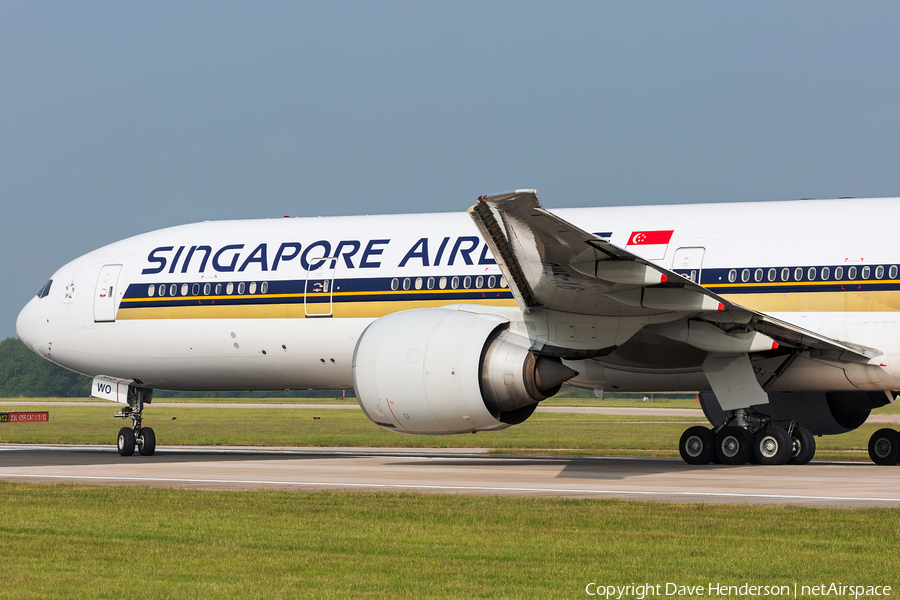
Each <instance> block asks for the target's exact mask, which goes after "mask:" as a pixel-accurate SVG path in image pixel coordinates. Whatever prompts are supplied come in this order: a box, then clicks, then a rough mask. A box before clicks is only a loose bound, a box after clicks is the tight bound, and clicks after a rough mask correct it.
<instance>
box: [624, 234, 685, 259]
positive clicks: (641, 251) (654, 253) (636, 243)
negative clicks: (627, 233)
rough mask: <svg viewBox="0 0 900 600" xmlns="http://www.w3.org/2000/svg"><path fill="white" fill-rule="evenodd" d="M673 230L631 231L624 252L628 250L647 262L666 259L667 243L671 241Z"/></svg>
mask: <svg viewBox="0 0 900 600" xmlns="http://www.w3.org/2000/svg"><path fill="white" fill-rule="evenodd" d="M673 233H675V230H674V229H670V230H667V231H633V232H632V233H631V237H629V238H628V243H627V244H626V245H625V249H626V250H630V251H632V252H634V253H635V254H637V255H638V256H640V257H641V258H646V259H647V260H662V259H664V258H665V257H666V250H668V248H669V241H670V240H671V239H672V234H673Z"/></svg>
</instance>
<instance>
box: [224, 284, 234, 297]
mask: <svg viewBox="0 0 900 600" xmlns="http://www.w3.org/2000/svg"><path fill="white" fill-rule="evenodd" d="M233 292H234V284H233V283H231V282H229V283H228V285H226V286H225V293H226V294H229V295H231V294H232V293H233Z"/></svg>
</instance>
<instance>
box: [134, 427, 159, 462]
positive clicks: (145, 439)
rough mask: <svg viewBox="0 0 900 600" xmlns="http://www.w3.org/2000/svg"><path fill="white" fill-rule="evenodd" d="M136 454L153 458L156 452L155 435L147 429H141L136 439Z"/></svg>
mask: <svg viewBox="0 0 900 600" xmlns="http://www.w3.org/2000/svg"><path fill="white" fill-rule="evenodd" d="M137 442H138V452H140V453H141V456H153V453H154V452H155V451H156V434H155V433H153V430H152V429H150V428H149V427H143V428H141V437H140V438H139V439H138V441H137Z"/></svg>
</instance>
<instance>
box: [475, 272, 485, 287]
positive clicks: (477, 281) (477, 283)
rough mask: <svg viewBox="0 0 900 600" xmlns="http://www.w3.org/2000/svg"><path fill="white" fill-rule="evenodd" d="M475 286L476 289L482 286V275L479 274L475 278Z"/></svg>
mask: <svg viewBox="0 0 900 600" xmlns="http://www.w3.org/2000/svg"><path fill="white" fill-rule="evenodd" d="M475 287H477V288H478V289H481V288H483V287H484V277H482V276H481V275H479V276H478V277H476V278H475Z"/></svg>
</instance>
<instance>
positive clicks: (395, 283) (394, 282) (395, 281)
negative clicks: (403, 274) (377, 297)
mask: <svg viewBox="0 0 900 600" xmlns="http://www.w3.org/2000/svg"><path fill="white" fill-rule="evenodd" d="M391 289H392V290H394V291H397V290H398V289H400V280H399V279H397V278H396V277H394V278H393V279H391Z"/></svg>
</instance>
